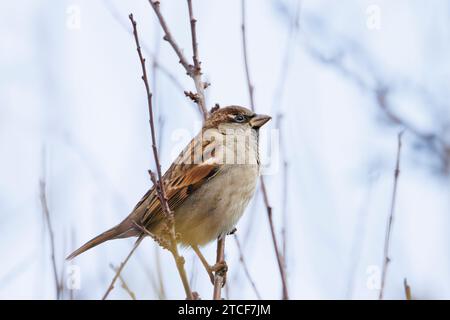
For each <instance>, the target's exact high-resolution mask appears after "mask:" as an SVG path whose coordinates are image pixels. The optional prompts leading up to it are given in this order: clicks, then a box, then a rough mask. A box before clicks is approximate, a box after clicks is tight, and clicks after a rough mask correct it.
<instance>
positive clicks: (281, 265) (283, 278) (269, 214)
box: [241, 0, 289, 300]
mask: <svg viewBox="0 0 450 320" xmlns="http://www.w3.org/2000/svg"><path fill="white" fill-rule="evenodd" d="M241 5H242V24H241V30H242V47H243V52H244V65H245V73H246V77H247V87H248V92H249V98H250V106H251V109H252V110H255V99H254V87H253V84H252V82H251V78H250V70H249V69H250V68H249V63H248V56H247V38H246V19H245V17H246V14H245V0H242V1H241ZM260 180H261V192H262V195H263V200H264V205H265V207H266V211H267V217H268V219H269V226H270V233H271V236H272V242H273V246H274V249H275V255H276V258H277V263H278V269H279V271H280V277H281V284H282V291H283V293H282V298H283V299H284V300H287V299H289V294H288V289H287V277H286V269H285V265H284V262H283V257H282V255H281V252H280V249H279V245H278V241H277V237H276V232H275V226H274V222H273V218H272V207H271V206H270V202H269V196H268V193H267V189H266V184H265V182H264V177H263V176H261V177H260Z"/></svg>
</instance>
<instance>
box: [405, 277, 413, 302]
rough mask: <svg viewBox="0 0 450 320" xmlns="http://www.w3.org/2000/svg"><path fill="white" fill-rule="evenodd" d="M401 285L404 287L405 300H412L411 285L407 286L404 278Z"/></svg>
mask: <svg viewBox="0 0 450 320" xmlns="http://www.w3.org/2000/svg"><path fill="white" fill-rule="evenodd" d="M403 287H404V288H405V298H406V300H412V294H411V287H410V286H409V284H408V280H407V279H406V278H405V279H404V280H403Z"/></svg>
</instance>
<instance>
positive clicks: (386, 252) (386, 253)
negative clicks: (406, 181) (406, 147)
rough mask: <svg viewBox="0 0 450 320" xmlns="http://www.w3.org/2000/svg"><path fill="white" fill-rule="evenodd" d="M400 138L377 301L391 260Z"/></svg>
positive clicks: (399, 139) (398, 173) (398, 147)
mask: <svg viewBox="0 0 450 320" xmlns="http://www.w3.org/2000/svg"><path fill="white" fill-rule="evenodd" d="M402 136H403V131H402V132H400V133H399V134H398V143H397V160H396V165H395V171H394V187H393V189H392V200H391V210H390V213H389V218H388V222H387V227H386V236H385V240H384V257H383V261H384V262H383V269H382V272H381V288H380V294H379V296H378V299H380V300H381V299H383V294H384V286H385V282H386V274H387V269H388V265H389V262H390V261H391V259H390V258H389V244H390V238H391V232H392V222H393V220H394V211H395V203H396V199H397V185H398V177H399V175H400V154H401V148H402Z"/></svg>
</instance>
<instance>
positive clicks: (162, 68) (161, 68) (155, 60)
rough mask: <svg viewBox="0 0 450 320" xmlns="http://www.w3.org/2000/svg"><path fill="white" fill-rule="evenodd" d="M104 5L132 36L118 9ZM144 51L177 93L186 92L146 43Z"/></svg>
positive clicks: (104, 3)
mask: <svg viewBox="0 0 450 320" xmlns="http://www.w3.org/2000/svg"><path fill="white" fill-rule="evenodd" d="M103 5H104V6H105V7H106V9H107V10H108V12H109V13H110V14H111V16H112V17H113V18H114V20H115V21H116V22H117V23H118V24H119V25H120V26H121V27H122V29H123V30H125V31H126V32H129V33H130V34H132V32H130V30H129V29H128V24H127V23H126V21H125V20H124V19H122V18H121V16H120V15H119V13H118V12H117V9H116V8H115V7H114V5H113V4H112V2H111V1H108V0H104V1H103ZM142 49H143V50H144V52H145V53H146V54H147V56H149V57H150V58H151V59H152V64H153V66H154V67H155V68H157V69H158V70H159V71H161V73H162V74H164V75H165V76H166V77H167V79H169V80H170V82H172V84H173V85H174V87H176V88H177V91H179V92H183V91H184V89H183V85H182V84H181V83H180V81H178V79H177V77H176V76H175V75H174V74H173V73H172V72H171V71H170V70H169V69H168V68H166V67H165V66H164V65H162V64H161V63H160V62H159V59H158V57H157V54H156V53H155V52H152V51H151V50H150V49H149V48H148V47H147V46H146V45H145V43H143V44H142Z"/></svg>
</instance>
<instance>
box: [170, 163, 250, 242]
mask: <svg viewBox="0 0 450 320" xmlns="http://www.w3.org/2000/svg"><path fill="white" fill-rule="evenodd" d="M257 178H258V165H256V164H243V165H237V164H234V165H226V164H225V165H223V166H222V168H221V169H220V170H219V172H218V173H217V175H216V176H214V177H213V178H212V179H211V180H209V181H208V182H206V183H205V184H204V185H203V186H201V187H200V188H199V189H197V190H196V191H195V192H194V193H193V194H192V195H191V196H190V197H188V199H186V201H185V202H184V203H183V204H182V205H181V206H180V207H179V208H178V209H177V210H176V211H175V226H176V231H177V232H179V233H180V234H181V238H182V239H181V242H182V243H183V244H185V245H190V244H197V245H204V244H206V243H208V242H210V241H213V240H215V239H216V238H217V237H219V236H220V235H223V234H225V233H228V232H229V231H231V230H232V229H233V228H234V226H235V225H236V223H237V222H238V220H239V218H240V217H241V216H242V214H243V212H244V210H245V208H246V207H247V205H248V203H249V201H250V199H251V198H252V196H253V194H254V192H255V187H256V182H257Z"/></svg>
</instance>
